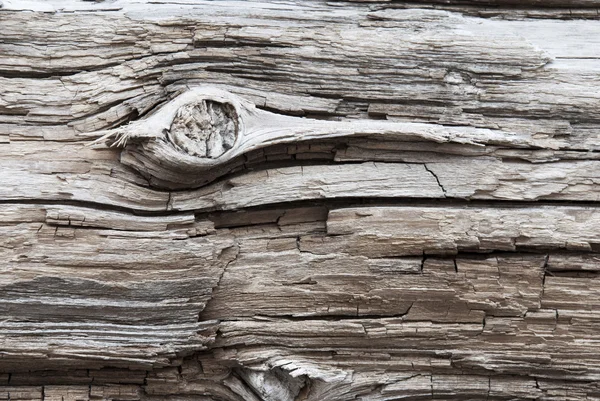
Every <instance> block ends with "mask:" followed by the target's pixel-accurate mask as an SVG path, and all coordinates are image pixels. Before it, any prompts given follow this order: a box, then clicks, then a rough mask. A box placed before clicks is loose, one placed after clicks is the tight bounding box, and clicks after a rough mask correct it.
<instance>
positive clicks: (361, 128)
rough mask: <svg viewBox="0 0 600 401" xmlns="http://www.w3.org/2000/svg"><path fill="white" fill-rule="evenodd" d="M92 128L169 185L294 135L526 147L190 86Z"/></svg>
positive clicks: (489, 134)
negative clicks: (119, 121) (279, 108)
mask: <svg viewBox="0 0 600 401" xmlns="http://www.w3.org/2000/svg"><path fill="white" fill-rule="evenodd" d="M482 131H485V132H482ZM99 134H100V135H102V137H101V138H99V139H97V140H96V141H95V142H96V143H98V142H103V143H106V144H108V145H109V146H116V147H121V148H124V150H123V152H122V153H121V162H122V163H124V164H126V165H129V166H131V167H133V168H135V169H136V170H138V171H139V172H140V173H142V174H143V175H144V176H145V177H146V178H147V179H148V180H149V182H150V183H151V184H152V185H154V186H158V187H163V188H169V189H182V188H195V187H199V186H202V185H204V184H207V183H208V182H210V181H213V180H214V179H216V178H218V177H220V176H222V175H223V174H226V173H227V172H229V171H231V170H232V169H234V168H236V167H240V166H242V165H243V164H244V160H243V158H242V157H241V156H242V155H244V154H246V153H248V152H251V151H254V150H257V149H261V148H265V147H268V146H274V145H282V144H286V143H295V142H300V141H320V140H331V139H332V138H342V137H351V136H369V137H378V138H384V139H386V140H394V141H403V142H404V141H417V142H423V141H432V142H454V143H462V144H470V145H481V143H480V142H479V141H480V138H486V141H489V142H492V143H495V144H503V143H507V144H511V145H513V146H514V145H515V144H517V145H519V144H527V145H528V146H529V145H531V140H530V138H528V137H526V136H525V137H522V136H519V135H516V134H513V133H506V132H502V131H490V130H482V129H477V128H471V127H461V128H460V129H458V128H452V127H444V126H440V125H435V124H423V123H406V122H393V121H374V120H352V121H324V120H313V119H310V118H301V117H290V116H284V115H280V114H275V113H271V112H268V111H264V110H260V109H257V108H256V107H255V105H254V104H252V103H250V102H249V101H247V100H245V99H243V98H241V97H239V96H237V95H234V94H232V93H230V92H227V91H224V90H222V89H218V88H215V87H210V86H202V87H197V88H194V89H190V90H189V91H187V92H185V93H183V94H181V95H179V96H178V97H176V98H175V99H173V100H171V101H170V102H168V103H166V104H164V105H162V106H161V107H160V108H159V109H158V110H157V111H156V112H154V113H153V114H151V115H149V116H148V117H146V118H144V119H141V120H137V121H133V122H131V123H130V124H128V125H124V126H121V127H117V128H115V129H111V130H108V131H104V132H96V133H93V135H95V136H97V135H99Z"/></svg>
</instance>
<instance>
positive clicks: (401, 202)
mask: <svg viewBox="0 0 600 401" xmlns="http://www.w3.org/2000/svg"><path fill="white" fill-rule="evenodd" d="M1 204H8V205H11V204H12V205H29V204H30V205H42V206H43V205H48V206H57V205H63V206H79V207H85V208H90V209H96V210H106V211H116V212H124V213H130V214H132V215H136V216H173V215H178V214H183V213H190V212H194V211H195V210H194V209H191V210H168V211H167V210H155V211H152V210H140V209H136V208H133V207H125V206H116V205H109V204H105V203H98V202H92V201H82V200H73V199H65V200H56V199H53V200H44V199H27V198H23V199H18V200H15V199H0V205H1ZM307 206H323V207H327V208H329V209H335V208H354V207H404V206H406V207H414V206H418V207H422V208H433V207H450V208H452V207H456V208H485V209H531V208H539V207H543V206H551V207H552V208H562V207H564V208H567V207H587V208H594V209H595V208H600V202H589V201H561V200H545V201H505V200H466V199H459V198H439V199H432V198H418V197H415V198H406V197H377V198H373V197H339V198H328V199H304V200H297V201H290V202H276V203H265V204H264V205H259V206H250V207H244V208H236V209H230V210H218V209H214V208H213V209H209V210H199V211H197V213H196V217H197V218H198V219H205V218H210V216H214V215H215V214H227V213H236V212H239V211H242V210H243V211H247V212H251V211H264V210H273V209H294V208H300V207H307Z"/></svg>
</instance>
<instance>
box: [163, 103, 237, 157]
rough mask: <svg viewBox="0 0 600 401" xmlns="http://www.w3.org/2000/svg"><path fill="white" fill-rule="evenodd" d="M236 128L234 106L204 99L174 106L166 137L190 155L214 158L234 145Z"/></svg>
mask: <svg viewBox="0 0 600 401" xmlns="http://www.w3.org/2000/svg"><path fill="white" fill-rule="evenodd" d="M238 132H239V124H238V115H237V113H236V111H235V107H234V106H232V105H231V104H229V103H221V102H217V101H214V100H207V99H203V100H201V101H200V102H197V103H191V104H185V105H183V106H181V107H180V108H179V109H178V110H177V112H176V114H175V117H174V118H173V122H172V123H171V128H170V130H169V132H168V133H167V138H168V140H169V141H170V142H171V143H172V144H173V145H174V146H175V147H177V148H178V149H180V150H182V151H184V152H186V153H187V154H189V155H191V156H196V157H203V158H204V157H207V158H211V159H214V158H217V157H219V156H221V155H223V154H224V153H225V152H227V151H228V150H229V149H231V148H232V147H233V145H234V144H235V141H236V139H237V137H238Z"/></svg>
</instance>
